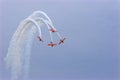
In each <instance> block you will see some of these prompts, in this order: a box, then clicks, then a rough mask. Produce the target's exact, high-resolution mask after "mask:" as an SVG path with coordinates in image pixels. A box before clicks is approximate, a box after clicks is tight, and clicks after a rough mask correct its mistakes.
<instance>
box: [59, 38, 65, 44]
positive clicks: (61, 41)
mask: <svg viewBox="0 0 120 80" xmlns="http://www.w3.org/2000/svg"><path fill="white" fill-rule="evenodd" d="M65 39H66V38H63V39H60V42H59V43H58V44H59V45H60V44H61V43H64V40H65Z"/></svg>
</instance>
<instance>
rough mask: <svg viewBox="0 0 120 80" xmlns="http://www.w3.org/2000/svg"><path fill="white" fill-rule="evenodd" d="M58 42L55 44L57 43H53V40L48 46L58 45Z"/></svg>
mask: <svg viewBox="0 0 120 80" xmlns="http://www.w3.org/2000/svg"><path fill="white" fill-rule="evenodd" d="M56 45H57V44H55V43H53V42H50V44H48V46H51V47H53V46H56Z"/></svg>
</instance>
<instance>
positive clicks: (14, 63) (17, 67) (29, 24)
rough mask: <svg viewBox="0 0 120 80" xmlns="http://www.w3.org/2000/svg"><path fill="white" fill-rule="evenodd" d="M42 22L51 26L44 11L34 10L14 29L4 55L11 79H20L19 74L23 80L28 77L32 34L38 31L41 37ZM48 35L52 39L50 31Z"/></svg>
mask: <svg viewBox="0 0 120 80" xmlns="http://www.w3.org/2000/svg"><path fill="white" fill-rule="evenodd" d="M41 15H43V16H44V17H45V18H46V19H44V17H42V16H41ZM37 19H39V20H37ZM42 24H46V25H47V27H48V29H50V27H49V26H53V24H52V21H51V20H50V18H49V17H48V16H47V14H46V13H44V12H42V11H36V12H34V13H33V14H32V15H30V16H29V17H28V18H26V19H25V20H23V21H22V22H21V23H20V25H19V26H18V28H17V30H16V31H15V33H14V35H13V37H12V39H11V41H10V45H9V48H8V52H7V56H6V57H5V61H6V64H7V68H10V69H11V80H22V78H20V76H24V80H26V79H27V78H28V73H29V64H30V52H31V47H32V42H33V38H34V34H35V33H36V32H37V31H38V33H39V36H40V37H42V34H41V28H40V27H41V25H42ZM53 28H54V27H53ZM50 37H51V40H52V35H51V32H50ZM22 73H23V74H22Z"/></svg>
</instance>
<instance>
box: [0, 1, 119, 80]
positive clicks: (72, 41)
mask: <svg viewBox="0 0 120 80" xmlns="http://www.w3.org/2000/svg"><path fill="white" fill-rule="evenodd" d="M119 8H120V1H119V0H0V80H10V72H9V71H8V70H6V68H5V62H4V61H3V59H4V57H5V56H6V53H7V49H8V46H9V42H10V40H11V37H12V35H13V33H14V32H15V30H16V29H17V27H18V25H19V23H20V22H21V21H22V20H23V19H25V18H26V17H28V16H29V15H30V14H32V12H33V11H36V10H42V11H44V12H46V13H47V14H48V16H49V17H50V18H51V19H52V21H53V23H54V26H55V28H57V29H58V31H59V32H60V34H61V35H62V36H64V37H66V38H67V40H66V41H65V43H64V44H62V45H60V46H56V47H53V48H51V47H48V46H47V42H45V43H41V42H39V41H38V39H37V38H36V36H37V33H36V35H35V38H34V42H33V46H32V52H31V60H30V61H31V63H30V73H29V75H30V76H29V80H119V79H120V68H119V67H120V9H119ZM43 34H44V38H45V39H46V40H47V41H49V40H50V39H49V38H46V35H47V34H46V32H45V30H44V29H43Z"/></svg>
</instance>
